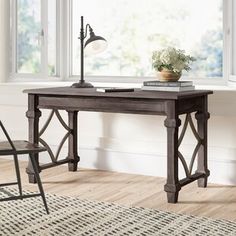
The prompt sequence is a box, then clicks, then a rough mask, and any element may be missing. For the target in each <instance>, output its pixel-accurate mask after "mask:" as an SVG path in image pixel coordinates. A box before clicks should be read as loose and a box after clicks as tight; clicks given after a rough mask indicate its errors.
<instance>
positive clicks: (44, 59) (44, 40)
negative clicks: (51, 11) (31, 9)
mask: <svg viewBox="0 0 236 236" xmlns="http://www.w3.org/2000/svg"><path fill="white" fill-rule="evenodd" d="M47 3H48V0H41V26H42V28H41V73H42V75H43V76H45V77H47V76H48V46H47V45H48V4H47Z"/></svg>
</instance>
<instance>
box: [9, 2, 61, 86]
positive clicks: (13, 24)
mask: <svg viewBox="0 0 236 236" xmlns="http://www.w3.org/2000/svg"><path fill="white" fill-rule="evenodd" d="M48 1H50V0H41V12H40V16H41V32H42V34H43V35H41V50H40V53H41V65H40V72H39V73H35V74H34V73H18V72H17V0H11V1H10V41H11V50H10V51H11V57H10V63H11V65H10V68H11V71H10V78H9V80H10V81H14V82H20V81H23V82H25V81H59V80H60V52H61V50H60V48H59V47H60V41H61V40H60V37H61V36H60V32H61V29H60V22H61V21H60V8H61V7H60V5H61V0H60V1H57V4H56V8H57V9H56V38H57V42H56V52H57V55H56V63H55V66H56V69H55V71H56V72H55V76H48Z"/></svg>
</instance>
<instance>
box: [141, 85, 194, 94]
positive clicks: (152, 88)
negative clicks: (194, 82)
mask: <svg viewBox="0 0 236 236" xmlns="http://www.w3.org/2000/svg"><path fill="white" fill-rule="evenodd" d="M141 89H142V90H148V91H166V92H183V91H192V90H194V89H195V86H184V87H169V86H168V87H163V86H160V87H159V86H145V85H144V86H142V88H141Z"/></svg>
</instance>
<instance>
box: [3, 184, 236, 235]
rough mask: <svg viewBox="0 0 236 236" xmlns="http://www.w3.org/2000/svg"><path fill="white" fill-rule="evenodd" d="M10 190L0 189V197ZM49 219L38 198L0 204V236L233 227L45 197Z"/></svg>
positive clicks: (233, 230) (231, 230)
mask: <svg viewBox="0 0 236 236" xmlns="http://www.w3.org/2000/svg"><path fill="white" fill-rule="evenodd" d="M8 193H13V194H17V191H16V190H14V189H12V188H11V189H9V188H8V189H7V190H6V189H5V190H3V189H0V197H3V196H6V195H7V194H8ZM46 197H47V202H48V205H49V210H50V215H47V214H46V213H45V210H44V207H43V204H42V201H41V198H40V197H37V198H28V199H24V200H18V201H9V202H1V203H0V235H1V236H9V235H17V236H23V235H24V236H28V235H32V236H37V235H39V236H46V235H53V236H54V235H55V236H73V235H76V236H117V235H118V236H130V235H131V236H152V235H161V236H162V235H163V236H173V235H176V236H177V235H178V236H194V235H201V236H202V235H204V236H205V235H206V236H208V235H209V236H227V235H236V223H234V222H231V221H225V220H213V219H209V218H203V217H195V216H190V215H181V214H175V213H171V212H164V211H159V210H153V209H145V208H138V207H125V206H120V205H117V204H112V203H107V202H97V201H90V200H82V199H79V198H73V197H62V196H55V195H50V194H47V195H46Z"/></svg>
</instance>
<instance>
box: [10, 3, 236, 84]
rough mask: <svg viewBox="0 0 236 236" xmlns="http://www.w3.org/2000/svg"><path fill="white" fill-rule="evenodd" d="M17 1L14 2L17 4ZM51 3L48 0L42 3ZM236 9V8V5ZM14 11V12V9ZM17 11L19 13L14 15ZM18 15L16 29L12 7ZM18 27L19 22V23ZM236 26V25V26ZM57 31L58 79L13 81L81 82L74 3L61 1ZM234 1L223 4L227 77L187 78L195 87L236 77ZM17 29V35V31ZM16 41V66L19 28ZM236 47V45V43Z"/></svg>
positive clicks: (129, 79)
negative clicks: (75, 70) (75, 62)
mask: <svg viewBox="0 0 236 236" xmlns="http://www.w3.org/2000/svg"><path fill="white" fill-rule="evenodd" d="M16 1H17V0H11V2H13V3H14V2H16ZM41 1H43V2H47V1H48V0H41ZM235 5H236V4H235ZM12 7H13V8H12ZM235 8H236V7H235ZM13 10H15V11H13ZM12 12H15V16H13V15H11V20H12V25H13V26H14V20H15V18H16V9H14V4H13V6H11V13H12ZM15 24H16V22H15ZM235 24H236V23H235ZM57 27H58V30H57V31H58V35H57V36H58V38H57V52H58V53H59V55H58V56H57V63H56V65H57V66H56V67H57V68H56V69H57V70H56V71H57V74H56V77H52V78H50V77H48V76H45V75H42V74H40V75H38V74H37V75H34V74H18V73H11V78H10V80H11V81H17V82H20V81H32V80H34V81H48V82H52V81H75V80H79V76H77V75H72V53H71V52H72V37H73V35H72V0H68V1H63V0H58V5H57ZM233 28H236V27H233V0H223V77H219V78H193V77H188V78H183V79H191V80H193V81H194V83H195V84H199V85H226V84H227V83H228V82H229V81H231V80H232V78H235V82H236V75H232V66H233V56H232V48H233V40H232V35H233V32H232V30H233ZM14 29H15V31H14ZM11 36H12V37H11V38H12V46H13V50H12V62H16V54H14V53H16V48H15V50H14V46H15V47H16V44H15V43H16V42H14V40H13V39H14V38H16V37H15V36H16V28H14V27H12V30H11ZM235 44H236V42H235ZM12 66H13V67H12V71H16V70H13V69H15V68H16V65H14V63H12ZM153 78H154V77H134V76H86V80H88V81H90V82H110V83H142V82H143V81H145V80H150V79H153Z"/></svg>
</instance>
